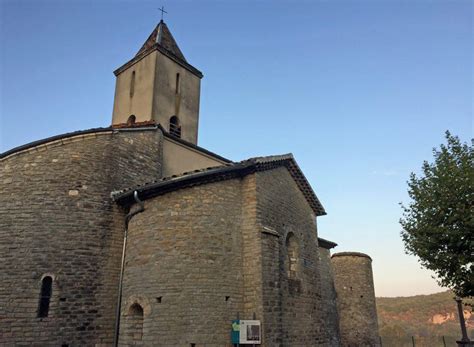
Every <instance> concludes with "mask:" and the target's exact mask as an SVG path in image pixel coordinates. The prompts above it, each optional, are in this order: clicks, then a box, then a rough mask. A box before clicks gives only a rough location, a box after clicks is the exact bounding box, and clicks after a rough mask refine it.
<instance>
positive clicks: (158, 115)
mask: <svg viewBox="0 0 474 347" xmlns="http://www.w3.org/2000/svg"><path fill="white" fill-rule="evenodd" d="M114 74H115V76H116V84H115V98H114V110H113V115H112V125H117V124H122V123H129V124H130V123H134V122H146V121H155V122H156V123H159V124H161V126H162V127H163V128H164V129H166V131H168V132H169V133H170V134H171V135H174V136H176V137H180V138H182V139H183V140H186V141H188V142H191V143H193V144H197V138H198V125H199V98H200V89H201V78H202V77H203V75H202V73H201V72H200V71H199V70H198V69H196V68H195V67H193V66H192V65H191V64H189V63H188V62H187V61H186V59H185V58H184V55H183V53H182V52H181V50H180V49H179V47H178V45H177V43H176V41H175V40H174V38H173V35H171V32H170V31H169V29H168V26H167V25H166V24H165V22H163V20H161V21H160V22H159V23H158V25H157V26H156V28H155V29H154V30H153V32H152V33H151V35H150V36H149V37H148V39H147V40H146V41H145V43H144V44H143V46H142V47H141V48H140V50H139V51H138V53H137V54H136V55H135V57H134V58H132V59H131V60H130V61H128V62H127V63H125V64H124V65H122V66H121V67H119V68H118V69H117V70H115V71H114Z"/></svg>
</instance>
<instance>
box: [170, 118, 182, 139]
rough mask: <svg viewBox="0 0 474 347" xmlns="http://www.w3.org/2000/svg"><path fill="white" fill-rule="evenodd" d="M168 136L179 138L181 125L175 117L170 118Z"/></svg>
mask: <svg viewBox="0 0 474 347" xmlns="http://www.w3.org/2000/svg"><path fill="white" fill-rule="evenodd" d="M170 134H171V135H173V136H176V137H181V125H180V124H179V119H178V117H176V116H173V117H171V118H170Z"/></svg>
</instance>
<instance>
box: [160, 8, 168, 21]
mask: <svg viewBox="0 0 474 347" xmlns="http://www.w3.org/2000/svg"><path fill="white" fill-rule="evenodd" d="M158 11H161V21H163V13H168V12H166V11H165V8H164V6H161V8H159V9H158Z"/></svg>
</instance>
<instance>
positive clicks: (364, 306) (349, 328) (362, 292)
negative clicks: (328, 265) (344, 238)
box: [331, 252, 379, 347]
mask: <svg viewBox="0 0 474 347" xmlns="http://www.w3.org/2000/svg"><path fill="white" fill-rule="evenodd" d="M331 261H332V266H333V271H334V286H335V288H336V293H337V306H338V311H339V328H340V334H341V345H342V346H346V347H349V346H379V335H378V324H377V311H376V306H375V292H374V281H373V274H372V259H371V258H370V257H369V256H368V255H366V254H363V253H357V252H341V253H335V254H333V256H332V258H331Z"/></svg>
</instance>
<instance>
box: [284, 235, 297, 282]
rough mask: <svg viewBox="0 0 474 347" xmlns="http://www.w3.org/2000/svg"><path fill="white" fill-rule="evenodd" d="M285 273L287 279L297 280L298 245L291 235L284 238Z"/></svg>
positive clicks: (294, 237)
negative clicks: (285, 253)
mask: <svg viewBox="0 0 474 347" xmlns="http://www.w3.org/2000/svg"><path fill="white" fill-rule="evenodd" d="M286 252H287V255H286V272H287V275H288V277H289V278H293V279H295V278H297V277H298V273H299V257H300V254H299V245H298V239H297V238H296V236H295V235H294V234H293V233H289V234H288V236H287V237H286Z"/></svg>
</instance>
